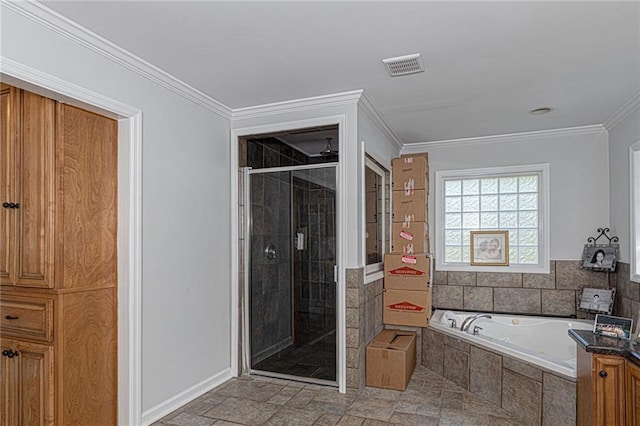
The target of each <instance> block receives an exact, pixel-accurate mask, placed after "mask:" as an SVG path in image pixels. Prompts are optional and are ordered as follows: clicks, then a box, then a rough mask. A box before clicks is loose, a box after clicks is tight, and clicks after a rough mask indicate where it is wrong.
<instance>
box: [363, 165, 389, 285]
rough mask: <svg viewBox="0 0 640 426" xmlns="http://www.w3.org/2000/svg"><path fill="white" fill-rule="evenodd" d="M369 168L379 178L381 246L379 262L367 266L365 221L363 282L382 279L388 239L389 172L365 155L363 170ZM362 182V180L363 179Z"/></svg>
mask: <svg viewBox="0 0 640 426" xmlns="http://www.w3.org/2000/svg"><path fill="white" fill-rule="evenodd" d="M367 168H369V169H371V170H372V171H373V172H374V173H375V174H376V175H378V176H379V177H380V188H379V191H378V192H377V194H378V196H379V197H380V199H381V200H382V201H381V203H380V207H381V212H379V213H380V214H379V215H378V216H379V217H380V218H381V223H380V224H379V226H378V228H379V229H380V230H381V234H380V238H379V240H380V241H381V244H380V245H379V249H381V253H380V257H381V260H380V262H376V263H372V264H367V253H366V221H365V224H364V225H365V233H364V240H365V241H364V243H363V248H364V250H363V251H364V252H365V253H364V272H365V280H366V281H367V278H368V279H369V280H371V279H378V278H382V276H383V273H384V255H385V254H387V253H388V247H387V240H388V238H389V235H388V229H387V228H388V226H389V223H390V216H389V213H390V212H388V211H387V203H386V199H387V193H386V192H387V186H388V184H389V180H390V171H389V170H386V169H385V168H384V167H383V166H382V165H380V164H379V163H378V162H377V161H376V160H374V159H373V158H372V157H371V156H369V155H368V154H366V155H365V161H364V170H365V171H366V169H367ZM363 181H364V179H363ZM366 195H367V193H366V191H365V192H364V196H365V205H366Z"/></svg>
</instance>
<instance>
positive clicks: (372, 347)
mask: <svg viewBox="0 0 640 426" xmlns="http://www.w3.org/2000/svg"><path fill="white" fill-rule="evenodd" d="M366 357H367V358H366V359H367V369H366V379H367V386H374V387H377V388H385V389H396V390H405V389H406V388H407V385H408V384H409V379H411V374H413V370H414V369H415V367H416V333H414V332H412V331H400V330H382V332H381V333H380V334H378V335H377V336H376V337H375V338H374V339H373V341H372V342H371V343H370V344H369V345H368V346H367V354H366Z"/></svg>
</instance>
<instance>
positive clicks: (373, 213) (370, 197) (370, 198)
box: [364, 192, 378, 223]
mask: <svg viewBox="0 0 640 426" xmlns="http://www.w3.org/2000/svg"><path fill="white" fill-rule="evenodd" d="M364 221H365V222H367V223H371V222H377V221H378V193H377V192H365V215H364Z"/></svg>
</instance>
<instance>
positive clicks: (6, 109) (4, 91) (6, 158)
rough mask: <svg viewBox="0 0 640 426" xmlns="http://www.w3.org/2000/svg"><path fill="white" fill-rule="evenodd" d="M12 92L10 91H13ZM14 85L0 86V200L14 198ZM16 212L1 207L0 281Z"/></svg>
mask: <svg viewBox="0 0 640 426" xmlns="http://www.w3.org/2000/svg"><path fill="white" fill-rule="evenodd" d="M12 92H13V94H12ZM17 96H18V95H17V89H15V88H11V87H9V86H7V85H4V84H3V85H2V86H0V204H2V203H5V202H10V201H11V200H15V199H16V196H15V174H14V172H13V164H14V157H13V155H14V154H13V150H14V147H15V144H16V134H15V129H16V128H17V123H16V114H15V113H13V111H14V109H15V106H13V107H12V106H11V100H12V99H16V98H17ZM15 227H16V215H15V214H14V212H13V211H12V210H11V209H7V208H4V207H2V208H0V231H1V232H0V234H1V235H2V238H0V283H1V284H10V283H11V280H10V278H9V273H10V271H12V270H13V268H12V264H13V262H12V260H11V258H10V255H11V253H13V252H14V251H15V235H13V231H14V229H15Z"/></svg>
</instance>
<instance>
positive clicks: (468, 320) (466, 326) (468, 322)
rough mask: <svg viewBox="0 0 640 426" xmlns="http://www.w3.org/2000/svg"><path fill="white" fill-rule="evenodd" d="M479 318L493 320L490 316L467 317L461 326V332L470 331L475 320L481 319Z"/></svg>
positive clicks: (475, 315)
mask: <svg viewBox="0 0 640 426" xmlns="http://www.w3.org/2000/svg"><path fill="white" fill-rule="evenodd" d="M479 318H488V319H491V315H489V314H474V315H471V316H470V317H466V318H465V319H464V321H462V325H461V326H460V330H461V331H465V332H466V331H468V330H469V327H471V323H473V322H474V321H475V320H477V319H479Z"/></svg>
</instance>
